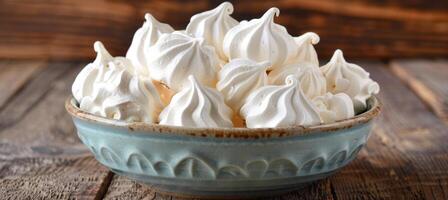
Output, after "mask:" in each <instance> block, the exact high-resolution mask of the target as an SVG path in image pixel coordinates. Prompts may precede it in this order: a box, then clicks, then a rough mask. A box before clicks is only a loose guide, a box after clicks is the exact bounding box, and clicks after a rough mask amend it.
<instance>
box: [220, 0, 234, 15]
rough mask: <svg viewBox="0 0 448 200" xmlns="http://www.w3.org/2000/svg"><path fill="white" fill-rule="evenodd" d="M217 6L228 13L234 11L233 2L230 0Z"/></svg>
mask: <svg viewBox="0 0 448 200" xmlns="http://www.w3.org/2000/svg"><path fill="white" fill-rule="evenodd" d="M217 8H218V9H219V10H224V11H226V13H228V14H232V13H233V4H232V3H230V2H228V1H225V2H223V3H221V4H219V6H218V7H217Z"/></svg>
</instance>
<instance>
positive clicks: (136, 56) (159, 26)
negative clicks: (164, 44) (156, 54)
mask: <svg viewBox="0 0 448 200" xmlns="http://www.w3.org/2000/svg"><path fill="white" fill-rule="evenodd" d="M145 19H146V21H145V22H144V23H143V26H142V27H140V28H139V29H138V30H137V31H136V32H135V34H134V37H133V39H132V43H131V46H130V47H129V49H128V52H127V53H126V58H128V59H129V60H131V62H132V64H133V65H134V66H135V67H136V68H137V70H138V72H139V74H141V75H148V74H149V72H148V61H147V59H148V57H151V56H152V55H151V54H149V53H148V50H149V48H150V47H151V46H153V45H154V44H155V43H156V42H157V40H158V39H159V37H160V36H161V35H162V34H163V33H171V32H173V31H174V29H173V28H172V27H171V26H170V25H168V24H164V23H160V22H159V21H157V19H156V18H154V17H153V16H152V15H151V14H149V13H146V14H145Z"/></svg>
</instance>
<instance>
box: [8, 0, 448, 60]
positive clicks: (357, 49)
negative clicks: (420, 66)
mask: <svg viewBox="0 0 448 200" xmlns="http://www.w3.org/2000/svg"><path fill="white" fill-rule="evenodd" d="M219 2H220V1H214V0H196V1H182V0H169V1H162V0H151V1H137V0H131V1H124V0H96V1H91V0H77V1H71V0H58V1H54V0H40V1H33V0H0V58H20V59H22V58H23V59H30V58H35V59H39V58H52V59H72V60H74V59H88V58H91V56H92V55H93V53H92V52H93V50H92V44H93V42H94V41H95V40H101V41H103V42H104V43H105V45H106V46H107V48H108V49H110V50H111V53H112V54H114V55H124V53H125V52H126V50H127V48H128V46H129V44H130V42H131V39H132V35H133V33H134V31H135V30H136V29H137V28H138V27H139V26H141V24H142V22H143V15H144V13H145V12H150V13H152V14H153V15H154V16H155V17H156V18H157V19H159V20H160V21H162V22H168V23H170V24H172V25H173V27H175V28H176V29H184V28H185V27H186V25H187V23H188V21H189V19H190V17H191V16H192V15H193V14H195V13H197V12H201V11H205V10H208V9H211V8H213V7H215V6H216V5H218V4H219ZM232 2H233V3H234V6H235V13H234V14H233V16H234V17H235V18H236V19H238V20H242V19H251V18H258V17H259V16H261V15H262V13H263V12H264V11H265V10H267V9H268V8H270V7H272V6H276V7H278V8H280V10H281V14H280V17H279V18H277V19H276V21H277V22H278V23H280V24H282V25H284V26H286V27H287V28H288V30H289V32H290V33H291V34H293V35H299V34H302V33H304V32H308V31H314V32H317V33H318V34H319V35H320V36H321V42H320V43H319V45H318V46H317V49H318V52H319V53H320V54H319V55H320V56H321V58H322V59H327V58H328V57H329V56H330V55H331V54H332V53H333V51H334V50H335V49H336V48H340V49H342V50H344V52H345V55H347V56H348V57H351V58H376V59H383V58H391V57H425V56H427V57H434V56H448V37H447V35H448V12H447V11H448V1H437V0H413V1H399V0H387V1H375V0H351V1H346V0H320V1H309V0H294V1H291V0H280V1H274V0H263V1H251V0H242V1H232Z"/></svg>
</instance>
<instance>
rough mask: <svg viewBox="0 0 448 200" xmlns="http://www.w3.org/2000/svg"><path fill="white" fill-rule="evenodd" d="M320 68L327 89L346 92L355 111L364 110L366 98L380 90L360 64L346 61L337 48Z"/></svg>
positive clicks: (332, 91)
mask: <svg viewBox="0 0 448 200" xmlns="http://www.w3.org/2000/svg"><path fill="white" fill-rule="evenodd" d="M321 70H322V73H323V74H324V76H325V78H326V80H327V91H329V92H331V93H333V94H336V93H340V92H343V93H346V94H348V96H350V98H351V99H352V101H353V104H354V107H355V112H356V113H359V112H362V111H364V110H365V109H366V100H367V99H368V98H370V97H371V96H372V95H373V94H378V92H379V91H380V86H379V85H378V83H377V82H375V81H373V80H372V79H370V78H369V75H370V74H369V73H368V72H366V71H365V70H364V69H363V68H361V67H360V66H358V65H356V64H352V63H348V62H346V61H345V59H344V56H343V54H342V51H341V50H339V49H338V50H336V51H335V52H334V54H333V57H332V58H331V60H330V62H328V63H327V64H326V65H325V66H322V67H321Z"/></svg>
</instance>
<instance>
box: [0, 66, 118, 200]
mask: <svg viewBox="0 0 448 200" xmlns="http://www.w3.org/2000/svg"><path fill="white" fill-rule="evenodd" d="M75 66H79V64H73V63H51V64H49V65H48V66H46V67H45V69H44V70H42V71H39V72H37V74H36V75H34V76H33V78H31V79H30V80H29V82H28V83H27V84H26V85H25V86H24V87H23V88H22V89H21V90H20V91H18V94H17V95H15V96H14V97H13V98H11V99H10V102H8V103H7V104H6V106H5V107H4V109H2V110H1V111H0V122H1V126H0V185H1V186H2V187H0V194H1V195H2V199H3V198H4V199H94V198H96V197H97V196H102V195H103V193H104V192H105V191H106V188H107V186H108V183H109V182H110V179H111V177H112V176H111V173H110V172H109V171H108V170H107V169H106V168H105V167H102V166H101V165H100V164H99V163H98V162H97V161H95V159H94V158H93V157H92V156H91V154H90V152H89V151H88V149H87V148H86V147H84V146H83V145H82V144H81V143H80V141H79V139H78V138H77V136H76V133H75V130H74V127H73V123H72V121H71V119H70V117H69V116H68V115H67V114H66V111H65V109H64V106H63V105H64V101H65V99H66V98H67V96H68V95H69V94H70V86H71V84H72V82H73V79H74V76H75V74H76V73H77V72H78V71H79V67H75Z"/></svg>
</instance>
